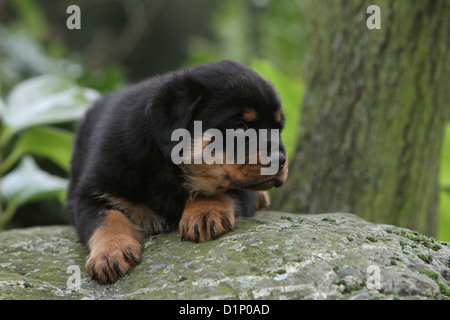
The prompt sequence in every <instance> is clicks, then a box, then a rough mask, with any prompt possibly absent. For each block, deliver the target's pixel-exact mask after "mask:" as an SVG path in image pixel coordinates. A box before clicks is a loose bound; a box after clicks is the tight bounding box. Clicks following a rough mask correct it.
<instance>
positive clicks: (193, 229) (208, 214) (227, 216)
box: [179, 195, 234, 242]
mask: <svg viewBox="0 0 450 320" xmlns="http://www.w3.org/2000/svg"><path fill="white" fill-rule="evenodd" d="M233 227H234V207H233V201H232V200H231V198H229V197H228V196H226V195H221V196H217V197H215V198H194V199H192V200H189V201H188V203H187V204H186V208H185V210H184V212H183V216H182V217H181V220H180V223H179V230H180V234H181V240H191V241H195V242H204V241H207V240H213V239H215V238H216V237H217V236H219V235H221V234H224V233H227V232H229V231H232V230H233Z"/></svg>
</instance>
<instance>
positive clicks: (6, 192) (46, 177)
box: [0, 156, 67, 220]
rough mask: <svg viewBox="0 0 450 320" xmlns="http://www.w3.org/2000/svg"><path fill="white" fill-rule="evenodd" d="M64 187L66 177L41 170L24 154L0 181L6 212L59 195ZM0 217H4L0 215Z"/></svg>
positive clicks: (65, 185)
mask: <svg viewBox="0 0 450 320" xmlns="http://www.w3.org/2000/svg"><path fill="white" fill-rule="evenodd" d="M66 188H67V180H66V179H64V178H61V177H58V176H54V175H51V174H49V173H47V172H45V171H43V170H41V169H40V168H39V167H38V166H37V164H36V162H34V160H33V158H32V157H31V156H25V157H24V158H23V159H22V161H21V162H20V164H19V165H18V166H17V168H16V169H14V170H13V171H11V172H9V173H8V174H6V175H5V176H4V177H3V178H2V180H1V181H0V193H1V195H2V199H4V200H6V203H7V207H6V212H12V211H15V209H17V208H18V207H19V206H21V205H24V204H25V203H28V202H32V201H38V200H42V199H46V198H50V197H55V196H59V195H60V194H61V193H62V192H64V191H65V190H66ZM11 208H13V209H11ZM1 219H4V217H2V216H0V220H1Z"/></svg>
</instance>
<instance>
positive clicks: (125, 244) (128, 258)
mask: <svg viewBox="0 0 450 320" xmlns="http://www.w3.org/2000/svg"><path fill="white" fill-rule="evenodd" d="M105 216H106V219H105V222H104V223H103V224H102V225H101V226H100V227H98V228H97V229H96V230H95V231H94V233H93V234H92V236H91V238H90V239H89V248H90V250H91V255H90V257H89V259H88V261H87V262H86V271H87V273H88V274H89V276H90V277H91V278H92V279H94V280H98V281H100V282H106V283H113V282H116V281H117V280H119V279H120V277H122V276H123V275H124V274H125V273H127V272H128V271H129V270H130V269H131V268H132V267H133V266H135V265H136V264H137V263H139V260H140V258H141V252H142V247H141V244H140V243H139V238H140V235H139V233H138V231H137V229H136V226H134V225H133V224H132V223H131V221H130V220H129V219H127V218H126V217H125V216H124V215H123V214H122V213H120V212H119V211H116V210H110V211H107V212H105Z"/></svg>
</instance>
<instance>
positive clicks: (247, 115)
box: [242, 109, 257, 122]
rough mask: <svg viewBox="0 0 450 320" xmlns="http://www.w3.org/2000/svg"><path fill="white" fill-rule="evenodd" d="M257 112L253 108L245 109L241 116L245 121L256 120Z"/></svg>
mask: <svg viewBox="0 0 450 320" xmlns="http://www.w3.org/2000/svg"><path fill="white" fill-rule="evenodd" d="M256 117H257V114H256V111H255V110H253V109H247V110H246V111H245V112H244V113H243V114H242V118H243V119H244V120H245V121H247V122H253V121H255V120H256Z"/></svg>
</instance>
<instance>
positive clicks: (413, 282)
mask: <svg viewBox="0 0 450 320" xmlns="http://www.w3.org/2000/svg"><path fill="white" fill-rule="evenodd" d="M87 257H88V251H87V250H86V248H85V247H84V246H83V245H82V244H80V243H79V242H78V240H77V236H76V234H75V231H74V229H73V228H72V227H69V226H52V227H34V228H29V229H17V230H10V231H4V232H1V233H0V299H397V298H398V299H450V288H449V285H450V283H449V281H450V246H449V244H447V243H442V242H437V241H435V240H434V239H431V238H427V237H424V236H421V235H419V234H417V233H414V232H411V231H409V230H406V229H401V228H397V227H394V226H388V225H378V224H372V223H369V222H366V221H364V220H362V219H360V218H358V217H356V216H355V215H352V214H317V215H296V214H286V213H277V212H261V213H258V214H257V215H256V217H254V218H251V219H244V220H238V221H237V223H236V228H235V231H233V232H231V233H229V234H227V235H223V236H221V237H219V238H218V239H216V240H215V241H210V242H206V243H201V244H197V243H192V242H180V237H179V235H178V234H177V233H170V234H163V235H157V236H151V237H149V238H148V239H147V241H146V242H145V243H144V252H143V257H142V262H141V263H140V264H139V265H138V266H137V267H135V268H134V269H133V270H132V271H131V272H129V274H127V275H126V276H125V277H124V278H122V279H121V280H119V281H118V282H116V283H115V284H113V285H101V284H98V283H96V282H95V281H92V280H90V279H89V277H88V276H87V274H86V272H85V270H84V263H85V260H86V258H87ZM77 270H80V273H79V275H80V282H79V283H77V282H76V275H77ZM77 284H79V285H77Z"/></svg>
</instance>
